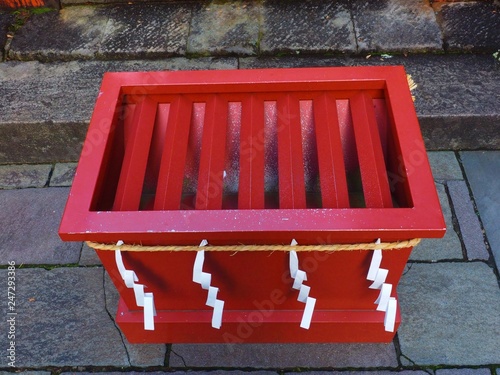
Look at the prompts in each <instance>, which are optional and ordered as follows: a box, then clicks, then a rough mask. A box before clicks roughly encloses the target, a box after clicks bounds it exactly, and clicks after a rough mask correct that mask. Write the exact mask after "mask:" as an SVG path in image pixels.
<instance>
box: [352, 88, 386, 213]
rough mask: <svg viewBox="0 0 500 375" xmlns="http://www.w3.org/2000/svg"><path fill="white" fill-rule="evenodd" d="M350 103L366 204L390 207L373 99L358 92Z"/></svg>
mask: <svg viewBox="0 0 500 375" xmlns="http://www.w3.org/2000/svg"><path fill="white" fill-rule="evenodd" d="M350 103H351V113H352V122H353V127H354V136H355V138H356V149H357V153H358V160H359V167H360V173H361V181H362V184H363V193H364V197H365V203H366V207H369V208H382V207H392V199H391V193H390V190H389V182H388V180H387V172H386V166H385V161H384V154H383V152H382V145H381V142H380V135H379V132H378V127H377V121H376V118H375V111H374V108H373V100H372V98H371V97H369V96H368V95H367V94H366V93H364V92H361V93H359V94H358V95H356V96H354V97H353V98H352V99H351V101H350Z"/></svg>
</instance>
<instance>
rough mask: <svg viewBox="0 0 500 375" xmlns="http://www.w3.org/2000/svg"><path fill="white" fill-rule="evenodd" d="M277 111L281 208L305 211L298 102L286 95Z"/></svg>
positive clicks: (279, 102) (278, 103)
mask: <svg viewBox="0 0 500 375" xmlns="http://www.w3.org/2000/svg"><path fill="white" fill-rule="evenodd" d="M277 110H278V129H277V133H278V170H279V201H280V208H282V209H283V208H284V209H287V208H305V207H306V194H305V186H304V159H303V154H302V137H301V128H300V109H299V101H298V100H297V99H296V98H294V97H292V96H291V95H284V96H283V97H281V98H280V99H279V100H278V102H277Z"/></svg>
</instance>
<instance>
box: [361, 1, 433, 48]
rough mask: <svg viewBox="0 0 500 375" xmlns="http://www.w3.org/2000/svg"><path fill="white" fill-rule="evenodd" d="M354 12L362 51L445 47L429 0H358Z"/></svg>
mask: <svg viewBox="0 0 500 375" xmlns="http://www.w3.org/2000/svg"><path fill="white" fill-rule="evenodd" d="M352 13H353V20H354V27H355V30H356V34H357V43H358V48H359V51H360V52H368V51H377V50H380V51H386V52H400V51H420V52H422V51H438V50H441V49H442V40H441V32H440V30H439V27H438V25H437V23H436V18H435V15H434V11H433V10H432V8H431V7H430V6H429V4H428V2H426V1H413V0H377V1H366V0H355V1H353V2H352Z"/></svg>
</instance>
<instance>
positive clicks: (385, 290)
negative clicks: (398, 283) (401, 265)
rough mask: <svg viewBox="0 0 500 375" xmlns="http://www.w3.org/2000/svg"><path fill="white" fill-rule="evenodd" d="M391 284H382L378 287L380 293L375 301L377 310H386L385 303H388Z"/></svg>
mask: <svg viewBox="0 0 500 375" xmlns="http://www.w3.org/2000/svg"><path fill="white" fill-rule="evenodd" d="M391 292H392V284H385V283H384V284H382V288H381V289H380V294H379V296H378V298H377V300H376V301H375V303H376V304H378V306H377V311H387V305H388V304H389V299H390V298H391Z"/></svg>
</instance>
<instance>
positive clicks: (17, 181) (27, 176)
mask: <svg viewBox="0 0 500 375" xmlns="http://www.w3.org/2000/svg"><path fill="white" fill-rule="evenodd" d="M51 169H52V165H50V164H35V165H29V164H24V165H23V164H21V165H0V189H16V188H17V189H18V188H29V187H44V186H45V184H46V183H47V180H48V178H49V173H50V171H51Z"/></svg>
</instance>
